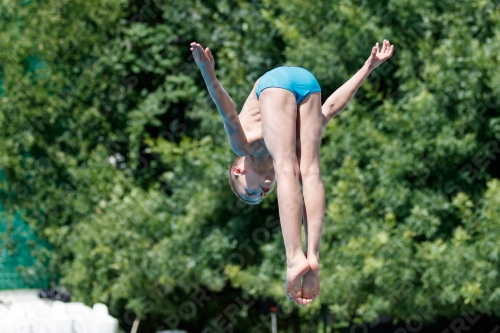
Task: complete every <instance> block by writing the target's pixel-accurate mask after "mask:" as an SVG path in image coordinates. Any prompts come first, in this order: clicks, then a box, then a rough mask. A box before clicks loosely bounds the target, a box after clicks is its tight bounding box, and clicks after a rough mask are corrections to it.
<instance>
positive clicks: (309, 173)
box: [300, 163, 321, 180]
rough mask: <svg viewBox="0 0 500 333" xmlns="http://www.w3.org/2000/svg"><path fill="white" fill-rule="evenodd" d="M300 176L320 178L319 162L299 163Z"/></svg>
mask: <svg viewBox="0 0 500 333" xmlns="http://www.w3.org/2000/svg"><path fill="white" fill-rule="evenodd" d="M300 176H301V177H302V179H303V180H304V179H306V178H319V179H321V168H320V165H319V163H314V164H309V165H302V164H301V165H300Z"/></svg>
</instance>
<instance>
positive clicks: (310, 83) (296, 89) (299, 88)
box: [255, 66, 321, 104]
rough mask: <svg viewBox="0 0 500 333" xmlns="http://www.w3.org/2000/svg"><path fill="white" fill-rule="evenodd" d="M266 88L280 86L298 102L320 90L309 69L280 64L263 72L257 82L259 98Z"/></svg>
mask: <svg viewBox="0 0 500 333" xmlns="http://www.w3.org/2000/svg"><path fill="white" fill-rule="evenodd" d="M266 88H282V89H286V90H289V91H291V92H292V93H293V94H294V95H295V98H296V99H297V104H299V103H300V102H301V101H302V100H303V99H304V98H306V97H307V95H309V94H312V93H315V92H320V91H321V87H320V86H319V83H318V81H317V80H316V78H315V77H314V75H312V74H311V73H310V72H309V71H307V70H305V69H304V68H301V67H287V66H282V67H278V68H275V69H273V70H270V71H269V72H267V73H266V74H264V75H263V76H262V77H261V78H260V81H259V83H258V84H257V89H256V91H255V92H256V94H257V98H259V95H260V93H261V92H262V90H264V89H266Z"/></svg>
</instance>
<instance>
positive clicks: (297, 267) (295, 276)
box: [285, 254, 310, 305]
mask: <svg viewBox="0 0 500 333" xmlns="http://www.w3.org/2000/svg"><path fill="white" fill-rule="evenodd" d="M309 269H310V265H309V261H307V258H306V256H305V255H303V254H302V255H298V256H297V257H295V258H294V259H292V260H287V269H286V283H285V293H286V296H287V297H288V299H289V300H292V301H294V302H295V303H297V304H298V305H306V302H305V300H304V299H303V298H302V277H303V276H304V275H306V273H307V272H308V271H309Z"/></svg>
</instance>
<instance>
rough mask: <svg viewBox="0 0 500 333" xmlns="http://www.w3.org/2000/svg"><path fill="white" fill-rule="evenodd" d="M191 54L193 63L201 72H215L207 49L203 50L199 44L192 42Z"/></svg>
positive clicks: (212, 58) (212, 57) (213, 61)
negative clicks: (194, 62)
mask: <svg viewBox="0 0 500 333" xmlns="http://www.w3.org/2000/svg"><path fill="white" fill-rule="evenodd" d="M191 52H193V58H194V61H196V64H197V65H198V67H199V68H200V70H201V71H202V72H203V71H207V70H208V71H214V70H215V59H214V56H213V55H212V52H210V49H209V48H208V47H207V48H206V49H203V47H201V45H200V44H198V43H195V42H193V43H191Z"/></svg>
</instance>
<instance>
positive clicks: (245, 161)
mask: <svg viewBox="0 0 500 333" xmlns="http://www.w3.org/2000/svg"><path fill="white" fill-rule="evenodd" d="M228 177H229V185H230V186H231V189H232V190H233V192H234V194H236V196H237V197H238V198H239V199H240V200H241V201H243V202H244V203H247V204H249V205H258V204H260V203H261V202H262V200H263V199H264V197H265V196H266V195H267V194H268V193H270V192H271V191H272V190H273V189H274V186H275V184H276V180H275V175H274V168H271V169H270V170H266V171H259V170H256V168H254V167H253V165H252V161H251V159H250V158H248V156H238V157H236V158H235V159H234V160H233V162H232V163H231V166H230V168H229V170H228Z"/></svg>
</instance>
